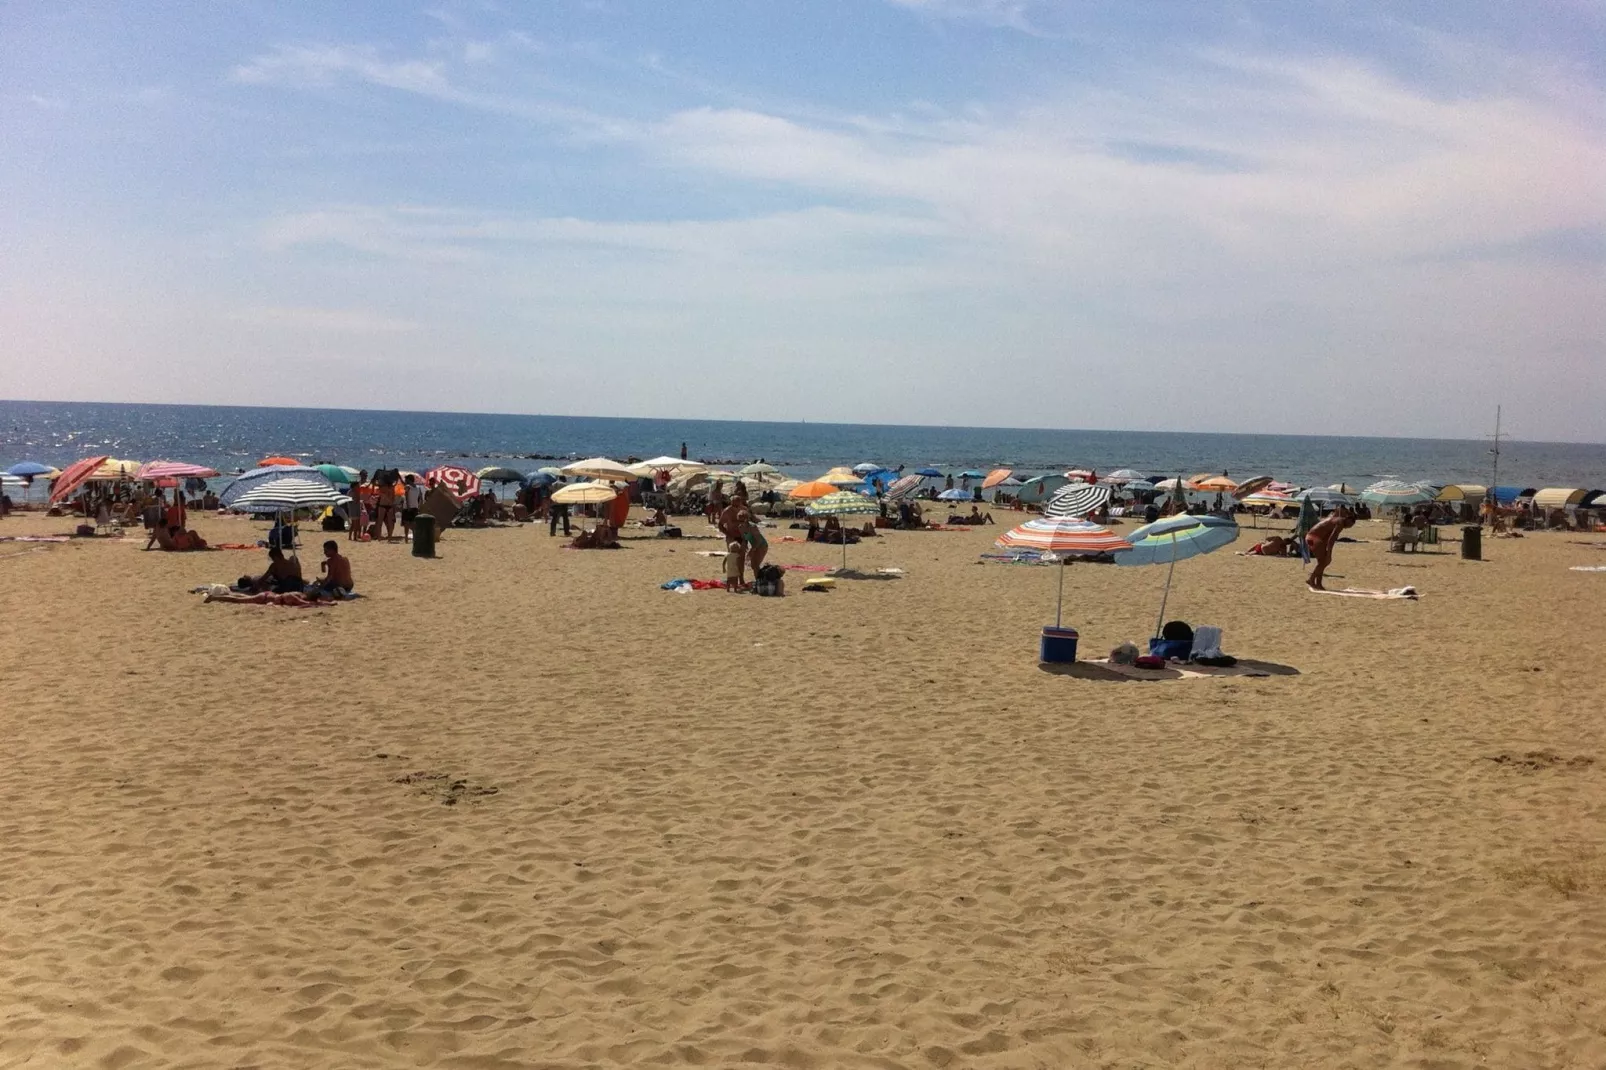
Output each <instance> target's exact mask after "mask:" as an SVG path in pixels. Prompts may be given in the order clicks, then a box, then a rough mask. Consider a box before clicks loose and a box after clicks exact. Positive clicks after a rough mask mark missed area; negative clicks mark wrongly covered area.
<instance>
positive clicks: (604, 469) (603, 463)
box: [563, 457, 636, 483]
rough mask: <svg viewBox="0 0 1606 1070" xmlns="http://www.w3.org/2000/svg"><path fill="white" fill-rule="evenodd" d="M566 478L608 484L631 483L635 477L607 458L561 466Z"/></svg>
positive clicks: (590, 459) (622, 466)
mask: <svg viewBox="0 0 1606 1070" xmlns="http://www.w3.org/2000/svg"><path fill="white" fill-rule="evenodd" d="M563 474H564V475H566V476H582V477H584V478H586V479H606V480H608V481H609V482H610V483H631V482H634V481H635V479H636V476H635V474H634V473H632V472H631V471H630V470H629V469H627V468H626V467H625V466H624V465H622V464H620V463H619V462H618V461H615V460H610V459H609V458H607V457H591V458H588V459H587V460H584V461H575V462H574V463H573V464H566V465H564V466H563Z"/></svg>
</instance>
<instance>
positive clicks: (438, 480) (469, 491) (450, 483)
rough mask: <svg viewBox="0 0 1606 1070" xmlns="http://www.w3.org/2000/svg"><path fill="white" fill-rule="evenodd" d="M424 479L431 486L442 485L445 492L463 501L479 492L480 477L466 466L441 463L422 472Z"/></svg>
mask: <svg viewBox="0 0 1606 1070" xmlns="http://www.w3.org/2000/svg"><path fill="white" fill-rule="evenodd" d="M424 480H425V482H427V483H428V484H429V485H430V486H432V487H443V488H445V490H446V493H448V494H450V495H451V496H452V497H454V498H456V499H457V500H458V501H463V500H464V499H466V498H472V497H474V496H475V495H476V494H478V493H479V492H480V477H479V476H477V475H475V474H474V473H473V472H470V471H469V470H468V469H467V468H459V467H457V465H455V464H443V465H439V466H437V467H435V468H431V469H430V470H429V471H428V472H425V473H424Z"/></svg>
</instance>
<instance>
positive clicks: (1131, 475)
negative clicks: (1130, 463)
mask: <svg viewBox="0 0 1606 1070" xmlns="http://www.w3.org/2000/svg"><path fill="white" fill-rule="evenodd" d="M1142 478H1143V473H1142V472H1139V471H1138V470H1137V469H1135V468H1117V469H1116V470H1115V471H1113V472H1111V473H1109V474H1108V475H1106V476H1105V477H1104V482H1106V483H1131V482H1133V481H1134V480H1139V479H1142Z"/></svg>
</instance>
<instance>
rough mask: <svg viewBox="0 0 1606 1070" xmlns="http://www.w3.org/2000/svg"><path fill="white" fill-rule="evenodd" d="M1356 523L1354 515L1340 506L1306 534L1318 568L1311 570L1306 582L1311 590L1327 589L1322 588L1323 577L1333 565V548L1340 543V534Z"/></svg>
mask: <svg viewBox="0 0 1606 1070" xmlns="http://www.w3.org/2000/svg"><path fill="white" fill-rule="evenodd" d="M1354 523H1355V516H1354V514H1352V513H1351V512H1350V511H1349V510H1348V509H1346V508H1344V507H1343V506H1340V507H1339V508H1338V509H1337V510H1336V511H1335V512H1333V513H1332V514H1330V515H1329V516H1327V517H1325V518H1324V519H1322V520H1320V521H1318V522H1317V524H1316V526H1315V527H1313V528H1311V529H1310V530H1309V531H1308V532H1306V533H1305V546H1306V548H1307V549H1309V550H1310V556H1311V558H1312V559H1313V560H1314V561H1315V562H1316V567H1315V568H1313V569H1311V573H1310V577H1309V578H1308V579H1306V580H1305V582H1306V583H1307V584H1309V585H1310V588H1311V590H1313V591H1320V590H1324V589H1325V588H1323V587H1322V577H1323V576H1324V575H1325V574H1326V573H1327V566H1328V565H1331V564H1332V563H1333V546H1334V544H1336V543H1337V542H1338V536H1339V534H1340V533H1341V532H1343V531H1344V529H1345V528H1348V527H1349V526H1350V525H1352V524H1354Z"/></svg>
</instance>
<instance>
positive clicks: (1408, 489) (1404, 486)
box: [1361, 479, 1439, 506]
mask: <svg viewBox="0 0 1606 1070" xmlns="http://www.w3.org/2000/svg"><path fill="white" fill-rule="evenodd" d="M1438 493H1439V492H1438V491H1437V490H1435V489H1433V488H1430V487H1428V486H1426V485H1424V484H1422V483H1402V482H1400V481H1399V480H1398V479H1380V480H1378V481H1377V482H1376V483H1373V484H1372V485H1371V486H1369V487H1367V488H1366V489H1365V490H1363V491H1361V501H1363V502H1368V503H1370V504H1372V505H1379V506H1382V505H1390V506H1395V505H1421V504H1422V503H1423V502H1431V501H1432V500H1433V499H1434V498H1435V497H1437V495H1438Z"/></svg>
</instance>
